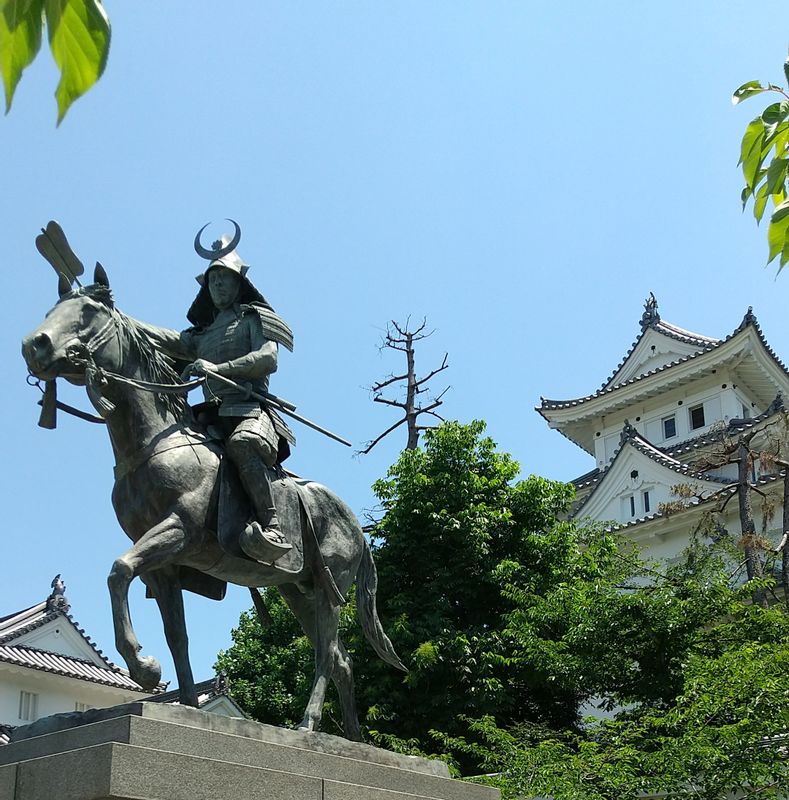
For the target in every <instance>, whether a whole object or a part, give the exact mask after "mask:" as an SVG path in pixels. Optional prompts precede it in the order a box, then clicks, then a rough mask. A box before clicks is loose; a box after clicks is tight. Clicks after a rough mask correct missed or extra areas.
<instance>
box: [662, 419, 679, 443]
mask: <svg viewBox="0 0 789 800" xmlns="http://www.w3.org/2000/svg"><path fill="white" fill-rule="evenodd" d="M662 422H663V438H664V439H670V438H671V437H672V436H676V435H677V419H676V417H675V416H674V415H673V414H672V415H671V416H670V417H663V420H662Z"/></svg>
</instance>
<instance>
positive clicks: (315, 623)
mask: <svg viewBox="0 0 789 800" xmlns="http://www.w3.org/2000/svg"><path fill="white" fill-rule="evenodd" d="M278 588H279V591H280V593H281V594H282V597H283V599H284V600H285V602H286V603H287V604H288V606H289V608H290V610H291V611H292V612H293V614H294V616H295V617H296V619H297V620H298V621H299V624H300V625H301V627H302V628H303V629H304V632H305V633H306V634H307V636H308V637H309V639H310V641H311V642H312V646H313V648H314V649H315V678H314V680H313V683H312V691H311V692H310V699H309V701H308V703H307V708H306V710H305V712H304V719H302V721H301V723H300V724H299V726H298V727H299V730H305V731H315V730H318V727H319V726H320V721H321V716H322V715H323V703H324V700H325V699H326V688H327V686H328V682H329V679H333V680H334V683H335V685H336V686H337V692H338V694H339V696H340V706H341V708H342V715H343V726H344V728H345V735H346V736H347V737H348V738H349V739H354V740H356V741H358V740H359V738H360V732H359V720H358V716H357V714H356V704H355V701H354V696H353V674H352V672H351V664H350V657H349V656H348V654H347V652H346V651H345V648H344V647H343V646H342V644H341V642H340V641H339V637H338V632H337V631H338V627H339V621H340V612H339V608H337V606H335V605H334V604H333V603H332V602H331V601H330V600H329V599H328V598H327V597H326V595H325V594H324V593H323V592H322V591H320V590H319V589H316V590H315V591H314V592H310V593H309V595H305V594H302V592H300V591H299V590H298V588H297V587H296V586H295V585H294V584H286V585H283V586H279V587H278ZM349 716H351V717H352V718H353V721H352V722H350V720H349Z"/></svg>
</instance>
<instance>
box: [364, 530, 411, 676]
mask: <svg viewBox="0 0 789 800" xmlns="http://www.w3.org/2000/svg"><path fill="white" fill-rule="evenodd" d="M377 589H378V573H377V571H376V569H375V563H374V562H373V554H372V553H371V552H370V545H369V544H368V542H367V540H366V539H365V541H364V551H363V552H362V560H361V562H360V564H359V569H358V571H357V573H356V607H357V611H358V614H359V621H360V622H361V624H362V631H363V632H364V638H365V639H367V641H368V642H369V643H370V644H371V645H372V648H373V650H375V652H376V653H377V654H378V655H379V656H380V657H381V658H382V659H383V660H384V661H386V663H387V664H391V665H392V666H393V667H397V668H398V669H401V670H403V672H408V668H407V667H406V666H405V664H403V662H402V661H401V660H400V657H399V656H398V655H397V653H396V652H395V649H394V646H393V645H392V642H391V641H390V640H389V637H388V636H387V635H386V633H384V629H383V626H382V625H381V620H380V619H378V610H377V608H376V605H375V592H376V590H377Z"/></svg>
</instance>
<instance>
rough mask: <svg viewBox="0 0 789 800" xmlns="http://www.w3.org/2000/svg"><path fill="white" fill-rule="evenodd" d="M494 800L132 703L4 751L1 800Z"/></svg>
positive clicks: (416, 766) (412, 768)
mask: <svg viewBox="0 0 789 800" xmlns="http://www.w3.org/2000/svg"><path fill="white" fill-rule="evenodd" d="M52 797H57V798H58V800H125V799H126V798H130V799H131V798H134V799H135V800H218V799H219V798H233V800H258V798H267V800H280V798H281V800H300V798H310V800H340V799H341V798H342V800H401V799H402V800H405V798H425V799H428V798H429V800H496V799H497V798H498V791H496V790H494V789H490V788H488V787H483V786H478V785H474V784H469V783H464V782H462V781H457V780H452V779H450V778H449V776H448V773H447V770H446V766H445V765H444V764H442V763H440V762H436V761H430V760H428V759H420V758H412V757H409V756H401V755H398V754H396V753H390V752H388V751H386V750H381V749H379V748H375V747H370V746H369V745H364V744H358V743H355V742H348V741H346V740H345V739H341V738H339V737H336V736H330V735H328V734H321V733H303V732H299V731H291V730H286V729H283V728H275V727H273V726H270V725H261V724H259V723H256V722H250V721H249V720H240V719H231V718H228V717H221V716H217V715H213V714H208V713H205V712H202V711H197V710H195V709H192V708H185V707H180V706H162V705H159V704H156V703H130V704H128V705H125V706H116V707H114V708H111V709H96V710H92V711H89V712H84V713H72V714H60V715H55V716H54V717H49V718H47V719H45V720H39V721H38V722H36V723H34V724H33V725H29V726H25V727H23V728H19V729H17V730H16V731H14V736H13V739H12V741H11V742H10V743H9V744H8V745H6V746H5V747H1V748H0V800H44V798H46V799H47V800H51V798H52Z"/></svg>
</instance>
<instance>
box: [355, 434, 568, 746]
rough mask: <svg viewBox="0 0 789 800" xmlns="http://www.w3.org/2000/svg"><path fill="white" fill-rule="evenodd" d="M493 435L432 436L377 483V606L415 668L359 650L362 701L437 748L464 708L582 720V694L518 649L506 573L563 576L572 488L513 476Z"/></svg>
mask: <svg viewBox="0 0 789 800" xmlns="http://www.w3.org/2000/svg"><path fill="white" fill-rule="evenodd" d="M483 432H484V424H483V423H481V422H475V423H472V424H470V425H460V424H458V423H445V424H443V425H441V426H439V427H438V428H436V429H434V430H430V431H426V433H425V442H424V448H423V449H417V450H407V451H405V452H403V454H402V455H401V457H400V459H399V460H398V461H397V463H396V464H395V465H394V466H393V467H392V468H391V469H390V470H389V473H388V475H387V477H386V478H385V479H383V480H380V481H378V482H377V483H376V484H375V486H374V489H375V492H376V494H377V496H378V497H379V499H380V500H381V503H382V505H383V509H384V511H385V514H384V517H383V519H382V520H381V522H380V523H379V525H378V526H377V527H376V528H375V530H374V531H373V542H374V544H375V558H376V563H377V566H378V576H379V584H378V597H379V609H380V610H381V613H382V614H383V615H384V617H385V619H386V621H387V624H388V626H389V628H390V631H391V638H392V641H393V642H394V644H395V647H396V648H397V649H398V651H399V652H400V653H401V656H402V657H403V658H404V660H405V661H406V664H407V665H408V667H409V670H410V672H409V673H408V675H407V676H405V678H403V677H402V676H399V675H397V674H395V673H394V672H392V671H391V670H389V669H387V668H386V667H385V665H382V664H380V662H378V661H377V660H374V659H373V657H372V656H371V654H369V653H368V651H367V649H366V647H365V648H363V647H362V646H361V642H359V643H358V644H357V646H356V648H355V649H356V652H357V657H356V660H357V663H358V664H359V671H360V672H363V673H364V675H365V680H364V681H361V680H360V682H359V683H360V690H359V695H360V700H361V703H362V706H363V707H364V708H366V709H367V711H366V716H367V722H368V724H369V725H370V726H371V727H374V728H375V729H376V730H377V731H379V732H380V733H383V734H393V735H396V736H398V737H402V738H405V739H412V740H416V741H418V742H419V743H420V746H421V747H422V748H423V749H426V750H429V749H431V747H435V744H434V742H433V741H432V740H431V737H430V734H429V731H430V730H431V729H438V730H441V731H446V732H452V731H458V730H460V729H461V728H462V727H463V723H461V722H460V721H459V717H460V716H461V715H464V714H466V715H479V714H491V715H493V716H495V717H496V719H497V720H498V721H499V722H500V723H501V724H503V725H510V724H513V723H514V722H516V721H519V720H523V719H540V720H543V721H550V722H551V723H552V724H556V725H572V724H574V722H575V720H576V705H577V696H576V687H575V686H572V685H568V684H564V683H561V682H558V683H557V682H556V681H554V680H553V677H554V676H553V675H552V672H551V666H549V665H543V664H540V665H536V664H535V663H533V662H532V661H530V660H528V659H524V658H522V657H521V654H520V653H519V652H515V650H514V649H513V648H514V645H515V644H516V643H515V642H514V641H513V639H512V638H511V637H510V636H509V635H508V634H507V633H506V632H505V630H504V620H505V616H506V615H507V614H508V613H509V612H510V611H511V610H512V609H513V602H512V600H511V599H510V598H509V597H507V596H506V594H505V593H504V592H503V591H502V589H503V587H504V580H503V579H504V575H505V572H504V569H505V567H506V568H508V569H523V570H524V571H525V572H526V573H527V574H528V575H529V576H530V577H531V579H532V580H533V583H534V585H535V586H537V587H540V586H541V585H542V584H544V583H546V582H548V583H549V582H552V581H555V580H563V579H564V566H565V555H566V547H567V543H566V530H567V526H559V527H558V528H557V526H556V519H557V516H558V515H559V514H561V513H562V512H564V511H565V510H566V508H567V506H568V504H569V502H570V500H571V499H572V496H573V495H572V488H571V487H569V486H567V485H565V484H561V483H556V482H552V481H547V480H545V479H543V478H538V477H535V476H532V477H530V478H528V479H527V480H525V481H520V482H514V481H515V478H516V476H517V473H518V465H517V463H516V462H515V461H514V460H513V459H512V458H511V457H510V456H509V455H508V454H506V453H501V452H499V451H497V450H496V446H495V444H494V442H493V441H492V440H491V439H490V438H487V437H484V435H483ZM538 590H539V589H538ZM368 676H369V677H368Z"/></svg>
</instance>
